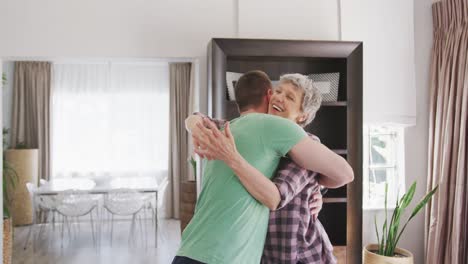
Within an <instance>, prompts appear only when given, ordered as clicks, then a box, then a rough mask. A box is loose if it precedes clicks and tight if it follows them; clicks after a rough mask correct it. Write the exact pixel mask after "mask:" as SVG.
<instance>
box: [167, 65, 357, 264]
mask: <svg viewBox="0 0 468 264" xmlns="http://www.w3.org/2000/svg"><path fill="white" fill-rule="evenodd" d="M235 97H236V102H237V104H238V106H239V110H240V117H238V118H236V119H234V120H231V121H224V120H214V119H208V118H207V117H205V116H203V115H201V114H194V115H192V116H190V117H188V118H187V120H186V127H187V130H189V132H190V133H191V135H192V138H193V141H194V145H195V152H196V153H197V154H198V155H200V156H201V157H203V158H206V159H207V162H206V164H205V167H204V175H203V185H202V191H201V193H200V196H199V198H198V201H197V205H196V209H195V214H194V216H193V218H192V220H191V221H190V223H189V224H188V226H187V227H186V228H185V230H184V232H183V234H182V241H181V245H180V249H179V250H178V252H177V254H176V257H175V258H174V260H173V262H172V263H173V264H195V263H207V264H208V263H209V264H212V263H213V264H222V263H235V264H237V263H238V264H249V263H252V264H258V263H274V264H280V263H291V264H297V263H302V264H306V263H336V259H335V257H334V256H333V247H332V245H331V243H330V240H329V238H328V236H327V234H326V232H325V230H324V228H323V226H322V225H321V223H320V221H319V220H318V219H317V214H318V212H319V211H320V209H321V206H322V197H321V194H320V186H324V187H327V188H338V187H340V186H343V185H345V184H347V183H349V182H351V181H352V180H353V179H354V174H353V170H352V168H351V167H350V166H349V164H348V162H347V161H346V160H345V159H343V158H342V157H341V156H339V155H337V154H335V153H334V152H333V151H331V150H330V149H328V148H327V147H325V146H324V145H322V144H321V143H320V141H319V139H318V138H317V137H316V136H314V135H311V134H308V133H306V132H305V131H304V127H305V126H306V125H308V124H309V123H310V122H312V120H313V119H314V117H315V114H316V112H317V110H318V109H319V107H320V104H321V101H322V99H321V95H320V92H319V91H318V90H317V89H316V88H315V87H314V85H313V82H312V80H310V79H309V78H308V77H307V76H304V75H302V74H285V75H282V76H281V78H280V80H279V82H278V84H277V86H275V87H272V83H271V80H270V78H269V77H268V75H267V74H266V73H264V72H262V71H250V72H247V73H245V74H244V75H243V76H242V77H241V78H240V79H239V80H238V82H237V83H236V87H235Z"/></svg>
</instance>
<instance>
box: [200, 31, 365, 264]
mask: <svg viewBox="0 0 468 264" xmlns="http://www.w3.org/2000/svg"><path fill="white" fill-rule="evenodd" d="M208 54H209V60H208V65H209V70H208V73H209V76H208V85H209V88H208V97H209V98H208V102H209V112H210V114H211V115H212V116H213V117H215V118H223V119H232V118H235V117H237V116H239V112H238V108H237V105H236V103H235V102H232V101H228V100H227V96H226V72H227V71H231V72H239V73H244V72H247V71H250V70H262V71H264V72H266V73H267V74H268V75H269V76H270V78H271V79H272V80H278V79H279V77H280V75H281V74H284V73H292V72H297V73H302V74H306V75H308V74H312V73H330V72H339V73H340V82H339V87H338V101H337V102H324V103H323V104H322V107H321V108H320V110H319V111H318V113H317V116H316V118H315V120H314V121H313V122H312V123H311V124H310V125H309V126H307V127H306V128H305V129H306V131H308V132H311V133H313V134H315V135H317V136H318V137H319V138H320V140H321V142H322V143H323V144H325V145H326V146H327V147H328V148H330V149H332V150H333V151H335V152H336V153H338V154H339V155H341V156H343V157H344V158H346V159H347V160H348V162H349V163H350V165H351V166H352V167H353V170H354V177H355V178H354V181H353V182H352V183H350V184H348V185H346V186H343V187H341V188H338V189H333V190H329V191H328V192H327V193H326V194H325V196H324V205H323V209H322V211H321V212H320V216H319V219H320V221H321V222H322V224H323V226H324V227H325V229H326V230H327V233H328V235H329V237H330V240H331V241H332V243H333V245H334V247H335V252H336V255H337V256H338V258H339V261H340V262H339V263H349V264H352V263H356V264H357V263H361V259H362V258H361V255H362V253H361V252H362V43H361V42H342V41H301V40H266V39H212V41H211V42H210V44H209V48H208Z"/></svg>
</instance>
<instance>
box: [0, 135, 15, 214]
mask: <svg viewBox="0 0 468 264" xmlns="http://www.w3.org/2000/svg"><path fill="white" fill-rule="evenodd" d="M7 135H8V129H6V128H3V148H4V150H5V149H6V148H7V147H8V146H7V143H6V136H7ZM17 183H18V174H17V173H16V171H15V169H14V168H13V166H12V165H11V164H10V163H8V161H6V160H5V155H3V177H2V184H3V217H4V218H8V217H10V216H11V214H10V205H11V202H12V197H11V192H12V191H13V190H14V189H15V188H16V185H17Z"/></svg>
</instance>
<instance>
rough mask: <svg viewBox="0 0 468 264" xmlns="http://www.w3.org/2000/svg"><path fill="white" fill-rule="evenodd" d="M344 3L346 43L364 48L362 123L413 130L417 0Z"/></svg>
mask: <svg viewBox="0 0 468 264" xmlns="http://www.w3.org/2000/svg"><path fill="white" fill-rule="evenodd" d="M341 3H342V5H341V16H342V17H341V23H342V27H341V30H342V39H343V40H359V41H363V46H364V52H363V53H364V54H363V69H364V79H363V82H364V86H363V95H364V101H363V102H364V105H363V111H364V122H365V123H367V124H370V123H382V122H385V123H397V124H406V125H414V124H415V123H416V105H415V104H416V91H415V81H414V27H413V24H414V13H413V1H408V0H385V1H375V0H343V1H341Z"/></svg>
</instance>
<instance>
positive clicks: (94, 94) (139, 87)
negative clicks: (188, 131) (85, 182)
mask: <svg viewBox="0 0 468 264" xmlns="http://www.w3.org/2000/svg"><path fill="white" fill-rule="evenodd" d="M53 82H54V83H53V89H52V175H51V176H52V177H53V178H54V177H69V176H75V177H80V176H101V175H102V176H110V177H114V176H157V177H160V176H161V175H165V174H167V166H168V151H169V149H168V148H169V146H168V142H169V65H168V63H163V62H154V63H153V62H151V63H150V62H144V63H111V62H106V63H94V64H76V63H74V64H66V63H60V64H55V65H54V79H53Z"/></svg>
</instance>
